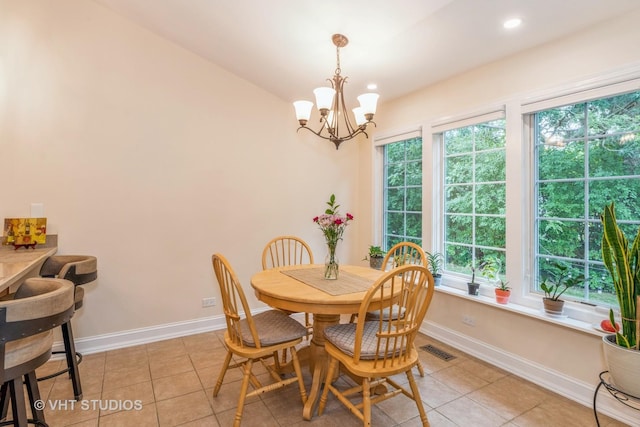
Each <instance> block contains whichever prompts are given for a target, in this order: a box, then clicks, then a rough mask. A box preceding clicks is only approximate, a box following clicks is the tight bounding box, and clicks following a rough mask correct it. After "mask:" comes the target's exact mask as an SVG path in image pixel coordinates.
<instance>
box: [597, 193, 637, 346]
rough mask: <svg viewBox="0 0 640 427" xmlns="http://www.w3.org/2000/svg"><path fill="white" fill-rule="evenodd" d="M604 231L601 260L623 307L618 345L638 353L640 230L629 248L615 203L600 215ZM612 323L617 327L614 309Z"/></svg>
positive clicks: (611, 317) (611, 316)
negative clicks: (620, 225) (618, 221)
mask: <svg viewBox="0 0 640 427" xmlns="http://www.w3.org/2000/svg"><path fill="white" fill-rule="evenodd" d="M600 219H601V221H602V225H603V228H604V231H603V235H602V258H603V261H604V264H605V266H606V267H607V270H609V273H610V274H611V278H612V279H613V284H614V288H615V290H616V295H617V297H618V303H619V305H620V314H621V316H622V331H621V332H616V343H617V344H618V345H619V346H622V347H627V348H632V349H636V350H638V349H639V348H638V347H639V345H640V339H639V338H638V334H639V333H640V326H639V325H638V323H639V321H638V318H637V316H636V310H637V308H638V307H637V305H638V301H639V300H640V299H639V296H640V228H639V229H638V233H637V234H636V236H635V239H634V240H633V244H632V245H631V246H629V242H628V240H627V238H626V237H625V235H624V233H623V232H622V230H621V229H620V227H619V226H618V223H617V222H616V214H615V208H614V204H613V203H611V205H609V206H606V207H605V209H604V213H603V214H602V215H601V216H600ZM609 318H610V320H611V324H613V325H615V321H614V317H613V310H610V311H609Z"/></svg>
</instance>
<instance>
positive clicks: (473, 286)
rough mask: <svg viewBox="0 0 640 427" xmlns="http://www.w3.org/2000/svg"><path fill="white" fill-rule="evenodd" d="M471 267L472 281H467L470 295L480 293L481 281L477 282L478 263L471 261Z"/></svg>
mask: <svg viewBox="0 0 640 427" xmlns="http://www.w3.org/2000/svg"><path fill="white" fill-rule="evenodd" d="M469 268H471V281H470V282H467V293H468V294H469V295H478V293H479V292H480V283H477V282H476V265H475V263H473V262H472V263H471V264H470V265H469Z"/></svg>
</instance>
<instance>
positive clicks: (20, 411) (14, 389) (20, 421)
mask: <svg viewBox="0 0 640 427" xmlns="http://www.w3.org/2000/svg"><path fill="white" fill-rule="evenodd" d="M9 394H10V395H11V411H12V414H13V425H14V426H18V427H26V426H27V407H26V406H25V404H24V390H23V389H22V378H21V377H20V378H14V379H12V380H10V381H9Z"/></svg>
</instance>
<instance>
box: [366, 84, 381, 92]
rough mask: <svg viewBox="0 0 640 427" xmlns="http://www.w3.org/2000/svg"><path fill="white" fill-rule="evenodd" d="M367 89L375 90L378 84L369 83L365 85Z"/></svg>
mask: <svg viewBox="0 0 640 427" xmlns="http://www.w3.org/2000/svg"><path fill="white" fill-rule="evenodd" d="M367 89H369V90H376V89H378V85H377V84H375V83H369V84H368V85H367Z"/></svg>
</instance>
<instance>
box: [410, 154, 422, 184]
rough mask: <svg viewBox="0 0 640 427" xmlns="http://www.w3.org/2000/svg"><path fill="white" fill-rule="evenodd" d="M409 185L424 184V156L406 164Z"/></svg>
mask: <svg viewBox="0 0 640 427" xmlns="http://www.w3.org/2000/svg"><path fill="white" fill-rule="evenodd" d="M406 175H407V185H420V186H421V185H422V158H420V160H419V161H416V162H411V163H407V164H406Z"/></svg>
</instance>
